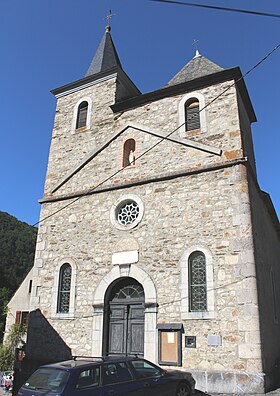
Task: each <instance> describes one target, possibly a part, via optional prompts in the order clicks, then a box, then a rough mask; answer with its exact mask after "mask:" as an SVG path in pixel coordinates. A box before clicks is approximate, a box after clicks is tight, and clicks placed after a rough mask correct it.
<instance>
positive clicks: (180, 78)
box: [166, 50, 224, 87]
mask: <svg viewBox="0 0 280 396" xmlns="http://www.w3.org/2000/svg"><path fill="white" fill-rule="evenodd" d="M222 70H224V69H223V68H222V67H220V66H218V65H217V64H216V63H214V62H212V61H210V60H209V59H207V58H205V57H204V56H203V55H201V54H200V53H199V51H198V50H196V53H195V56H194V57H193V58H192V59H191V60H190V61H189V62H188V63H187V64H186V65H185V66H184V67H183V68H182V69H181V70H180V71H179V72H178V73H177V74H176V75H175V76H174V77H173V78H172V79H171V80H170V81H169V82H168V83H167V84H166V86H167V87H169V86H171V85H177V84H181V83H183V82H187V81H191V80H194V79H196V78H200V77H203V76H207V75H210V74H213V73H217V72H219V71H222Z"/></svg>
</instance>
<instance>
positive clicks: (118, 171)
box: [32, 43, 280, 227]
mask: <svg viewBox="0 0 280 396" xmlns="http://www.w3.org/2000/svg"><path fill="white" fill-rule="evenodd" d="M279 47H280V43H279V44H278V45H276V47H274V48H273V49H272V50H271V51H270V52H269V53H268V54H267V55H265V56H264V57H263V58H262V59H261V60H260V61H259V62H258V63H256V64H255V65H254V66H253V67H251V69H249V70H248V71H247V72H246V73H244V74H242V76H241V77H240V78H239V79H238V80H236V81H234V83H233V84H231V85H229V86H228V87H227V88H226V89H224V91H222V92H221V93H220V94H219V95H217V96H216V97H215V98H214V99H212V100H211V101H210V102H208V103H207V104H206V105H205V106H204V107H203V108H201V109H200V110H199V113H200V112H201V111H203V110H205V109H206V108H207V107H208V106H210V105H211V104H212V103H213V102H215V101H216V100H217V99H218V98H220V97H221V96H222V95H224V94H225V93H226V92H227V91H228V90H229V89H230V88H232V87H233V86H234V85H236V84H237V83H239V82H240V81H241V80H243V79H244V77H245V76H247V75H248V74H249V73H251V72H252V71H253V70H255V69H256V68H257V67H258V66H260V65H261V64H262V63H263V62H264V61H265V60H266V59H267V58H268V57H269V56H270V55H272V54H273V53H274V52H275V51H276V50H277V49H278V48H279ZM183 125H185V122H183V123H182V124H181V125H179V126H178V127H177V128H175V129H174V130H172V131H171V132H169V133H168V134H167V135H166V136H165V137H163V138H161V139H160V140H159V141H158V142H156V143H155V144H153V145H152V146H151V147H149V148H148V149H147V150H146V151H144V152H143V153H142V154H140V155H139V156H138V157H136V158H135V159H134V161H137V160H139V159H140V158H142V157H143V156H144V155H146V154H147V153H149V152H150V151H151V150H153V149H154V148H155V147H156V146H158V145H159V144H160V143H162V142H163V141H165V140H168V138H169V137H170V136H171V135H172V134H173V133H175V132H176V131H178V129H180V128H181V127H182V126H183ZM129 165H130V164H128V165H126V166H123V167H122V168H120V169H118V170H117V171H116V172H114V173H113V174H111V175H110V176H108V177H107V178H106V179H104V180H102V181H101V182H100V183H98V184H97V185H96V186H94V187H92V188H90V189H89V190H87V191H85V193H83V194H81V195H80V196H79V197H77V198H75V199H74V200H73V201H71V202H69V203H68V204H67V205H64V206H63V207H62V208H59V209H57V210H56V211H55V212H53V213H51V214H50V215H48V216H46V217H44V218H43V219H41V220H39V221H38V222H37V223H34V224H32V226H33V227H35V226H36V225H38V224H40V223H42V222H43V221H45V220H47V219H49V218H50V217H52V216H54V215H55V214H57V213H59V212H61V211H62V210H64V209H66V208H68V207H69V206H71V205H73V204H74V203H75V202H77V201H79V200H80V199H81V198H83V197H85V196H87V195H90V194H91V193H92V192H93V191H94V190H96V189H97V188H99V187H100V186H102V185H103V184H104V183H106V182H107V181H109V180H111V179H112V178H113V177H115V176H116V175H117V174H119V173H120V172H122V171H123V170H124V169H125V168H127V167H128V166H129Z"/></svg>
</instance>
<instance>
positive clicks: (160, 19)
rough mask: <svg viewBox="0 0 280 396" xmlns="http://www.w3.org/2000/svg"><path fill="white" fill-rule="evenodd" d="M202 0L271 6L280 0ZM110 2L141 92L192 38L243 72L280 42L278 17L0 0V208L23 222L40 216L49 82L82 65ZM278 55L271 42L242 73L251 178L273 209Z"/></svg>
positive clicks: (114, 2)
mask: <svg viewBox="0 0 280 396" xmlns="http://www.w3.org/2000/svg"><path fill="white" fill-rule="evenodd" d="M207 1H208V4H212V5H218V6H226V7H234V8H247V9H253V10H257V11H264V12H274V13H278V14H280V2H279V0H267V1H263V0H254V1H253V2H252V1H251V0H211V2H210V0H207ZM194 2H195V0H194ZM196 2H197V3H199V1H196ZM201 3H204V4H205V3H206V0H204V1H201ZM109 9H112V12H113V14H115V16H114V17H113V19H112V23H111V24H112V32H111V33H112V37H113V40H114V43H115V45H116V48H117V51H118V54H119V57H120V59H121V62H122V66H123V68H124V70H125V71H126V73H127V74H128V75H129V76H130V78H131V79H132V80H133V81H134V83H135V84H136V85H137V86H138V88H139V89H140V90H141V91H142V92H149V91H152V90H155V89H158V88H161V87H162V86H163V85H164V84H165V83H166V82H167V81H168V80H169V79H170V78H171V77H172V76H173V75H175V74H176V73H177V71H178V70H179V69H181V68H182V67H183V65H184V64H185V63H187V62H188V61H189V60H190V59H191V58H192V57H193V56H194V47H193V45H192V42H193V40H194V39H197V40H199V43H198V46H199V50H200V52H201V53H202V54H203V55H204V56H206V57H207V58H209V59H210V60H212V61H214V62H215V63H217V64H219V65H220V66H222V67H224V68H229V67H234V66H240V67H241V70H242V72H246V71H247V70H248V69H250V68H251V67H252V66H253V65H254V64H256V63H257V62H258V61H259V60H260V59H261V58H263V57H264V56H265V55H266V54H267V53H268V52H269V51H270V50H271V49H273V48H274V47H275V46H276V45H277V44H278V43H279V42H280V34H279V33H280V19H277V18H268V17H260V16H250V15H243V14H237V13H228V12H222V11H213V10H204V9H198V8H190V7H183V6H179V5H170V4H160V3H156V2H154V3H153V2H151V1H148V0H24V1H23V0H1V1H0V48H1V62H0V70H1V89H0V103H1V106H0V112H1V120H2V122H1V129H0V131H1V146H0V147H1V155H0V183H1V195H0V211H4V212H8V213H10V214H11V215H13V216H15V217H17V218H18V219H20V220H22V221H25V222H27V223H29V224H33V223H36V222H37V221H38V220H39V213H40V205H39V204H38V202H37V201H38V199H39V198H41V197H42V196H43V188H44V180H45V173H46V167H47V160H48V151H49V145H50V140H51V132H52V126H53V119H54V113H55V97H54V96H53V95H52V94H51V93H50V90H51V89H53V88H56V87H59V86H62V85H64V84H66V83H69V82H72V81H75V80H78V79H80V78H82V77H83V76H84V75H85V73H86V70H87V68H88V66H89V64H90V62H91V59H92V57H93V55H94V53H95V50H96V48H97V46H98V44H99V42H100V40H101V38H102V36H103V34H104V28H105V25H106V20H105V16H106V15H107V14H108V10H109ZM279 64H280V49H279V50H278V51H276V52H274V54H273V55H272V56H270V57H269V59H268V60H267V61H266V62H264V63H263V64H262V65H261V66H260V67H259V68H257V69H256V70H255V71H253V72H252V73H251V74H250V75H249V76H248V77H247V78H246V79H245V82H246V85H247V88H248V91H249V94H250V97H251V100H252V103H253V106H254V109H255V112H256V115H257V119H258V122H257V123H255V124H253V126H252V127H253V128H252V129H253V140H254V146H255V154H256V162H257V170H258V179H259V184H260V187H261V188H262V189H263V190H265V191H267V192H268V193H269V194H270V195H271V198H272V199H273V202H274V205H275V208H276V210H277V212H278V216H279V215H280V186H279V171H280V167H279V163H280V160H279V154H278V152H279V144H280V133H279V132H280V131H279V112H280V95H279V91H280V83H279V75H278V73H279Z"/></svg>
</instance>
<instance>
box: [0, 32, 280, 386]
mask: <svg viewBox="0 0 280 396" xmlns="http://www.w3.org/2000/svg"><path fill="white" fill-rule="evenodd" d="M52 92H53V94H54V95H55V96H56V98H57V107H56V114H55V121H54V128H53V135H52V142H51V148H50V155H49V163H48V169H47V176H46V183H45V192H44V197H43V198H42V199H41V200H40V202H41V204H42V210H41V217H40V221H41V222H40V225H39V230H38V241H37V247H36V257H35V263H34V267H33V270H32V288H31V289H30V290H29V292H30V296H29V297H30V310H34V309H37V308H39V309H40V310H41V312H42V313H43V315H44V316H45V318H46V319H47V320H48V322H49V323H50V324H51V326H52V327H53V328H54V329H55V330H56V331H57V332H58V333H59V335H60V336H61V337H62V339H63V340H64V342H65V343H66V344H67V345H68V346H69V347H70V348H71V350H72V353H73V354H74V355H86V356H101V355H103V354H107V353H110V354H119V353H120V354H123V353H136V354H140V355H143V356H144V357H145V358H147V359H149V360H151V361H153V362H156V363H159V364H160V365H162V366H163V367H176V369H179V370H187V371H191V372H192V373H193V375H194V377H195V379H196V381H197V388H198V389H201V390H204V391H209V392H227V393H230V392H235V393H242V392H262V391H264V390H265V389H268V388H270V387H272V386H273V368H274V366H275V363H276V361H277V359H278V358H279V357H280V341H279V340H280V326H279V319H280V308H279V298H280V296H279V284H280V271H279V257H280V246H279V245H280V244H279V222H278V219H277V216H276V214H275V211H274V209H273V205H272V203H271V201H270V199H269V196H268V195H267V194H265V193H264V192H262V191H261V190H260V188H259V186H258V182H257V178H256V168H255V159H254V151H253V144H252V136H251V123H252V122H255V121H256V118H255V114H254V110H253V107H252V104H251V102H250V98H249V95H248V92H247V89H246V86H245V84H244V81H243V79H242V78H241V72H240V69H239V68H232V69H223V68H221V67H220V66H218V65H216V64H214V63H213V62H211V61H209V60H208V59H206V58H205V57H203V56H202V55H200V54H199V53H196V56H195V57H194V58H193V59H192V60H190V62H188V63H187V64H186V66H184V68H183V69H182V70H180V71H179V73H178V74H177V75H175V77H174V78H173V79H171V81H169V83H168V84H167V85H166V86H164V87H163V88H160V89H158V90H156V91H153V92H149V93H145V94H142V93H140V91H139V90H138V88H137V87H136V86H135V85H134V84H133V82H132V81H131V80H130V78H129V77H128V76H127V75H126V73H125V72H124V71H123V69H122V66H121V63H120V60H119V58H118V55H117V52H116V49H115V47H114V44H113V41H112V37H111V33H110V29H109V28H107V30H106V33H105V35H104V37H103V39H102V41H101V43H100V45H99V48H98V49H97V52H96V54H95V56H94V58H93V61H92V63H91V65H90V68H89V70H88V72H87V75H86V76H85V77H84V78H82V79H81V80H78V81H75V82H73V83H70V84H68V85H65V86H63V87H60V88H57V89H55V90H53V91H52ZM21 293H22V292H21ZM12 321H13V318H12V317H11V315H10V316H8V318H7V326H9V324H10V323H11V322H12Z"/></svg>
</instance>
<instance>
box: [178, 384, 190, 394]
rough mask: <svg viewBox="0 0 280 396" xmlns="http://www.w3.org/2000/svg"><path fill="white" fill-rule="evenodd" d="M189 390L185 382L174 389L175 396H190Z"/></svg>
mask: <svg viewBox="0 0 280 396" xmlns="http://www.w3.org/2000/svg"><path fill="white" fill-rule="evenodd" d="M191 394H192V392H191V388H190V386H189V385H188V384H186V383H185V382H182V383H180V384H179V385H178V386H177V389H176V394H175V395H176V396H191Z"/></svg>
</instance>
